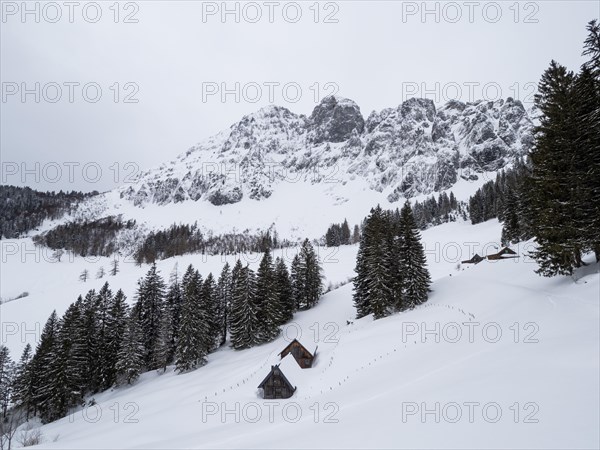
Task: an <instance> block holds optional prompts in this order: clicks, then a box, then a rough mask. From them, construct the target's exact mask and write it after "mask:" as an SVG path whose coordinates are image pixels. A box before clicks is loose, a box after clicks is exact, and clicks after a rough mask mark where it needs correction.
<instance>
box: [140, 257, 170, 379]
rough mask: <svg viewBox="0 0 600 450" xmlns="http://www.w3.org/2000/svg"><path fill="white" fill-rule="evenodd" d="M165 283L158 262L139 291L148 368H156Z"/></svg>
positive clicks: (145, 358)
mask: <svg viewBox="0 0 600 450" xmlns="http://www.w3.org/2000/svg"><path fill="white" fill-rule="evenodd" d="M164 297H165V283H164V281H163V279H162V277H161V276H160V274H159V273H158V270H157V268H156V264H155V263H154V264H152V266H151V267H150V270H148V273H147V274H146V276H145V278H144V279H143V280H142V281H141V282H140V284H139V288H138V292H137V304H138V305H139V307H138V310H139V314H140V324H141V327H142V335H143V337H144V349H145V356H144V362H145V364H146V367H147V368H148V369H150V370H151V369H155V368H156V366H155V362H156V359H155V357H154V353H155V352H156V350H157V345H158V335H159V332H160V324H161V319H162V315H163V312H164Z"/></svg>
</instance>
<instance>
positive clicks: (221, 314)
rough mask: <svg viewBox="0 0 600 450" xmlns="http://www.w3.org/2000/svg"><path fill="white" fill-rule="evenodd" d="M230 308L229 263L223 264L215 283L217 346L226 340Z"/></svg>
mask: <svg viewBox="0 0 600 450" xmlns="http://www.w3.org/2000/svg"><path fill="white" fill-rule="evenodd" d="M230 308H231V269H230V267H229V263H225V265H224V266H223V269H222V270H221V275H220V276H219V281H218V282H217V308H216V309H217V321H218V323H219V326H220V331H219V335H220V341H219V345H223V344H225V341H226V340H227V329H228V326H227V323H228V322H229V309H230Z"/></svg>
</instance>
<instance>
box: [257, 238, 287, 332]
mask: <svg viewBox="0 0 600 450" xmlns="http://www.w3.org/2000/svg"><path fill="white" fill-rule="evenodd" d="M254 310H255V311H256V329H255V334H256V336H255V337H256V340H257V342H269V341H272V340H273V339H275V337H277V335H278V334H279V324H280V323H281V320H282V315H281V307H280V305H279V297H278V295H277V288H276V285H275V273H274V270H273V259H272V257H271V251H270V250H269V249H267V250H265V252H264V254H263V257H262V260H261V262H260V265H259V267H258V272H257V274H256V294H255V295H254Z"/></svg>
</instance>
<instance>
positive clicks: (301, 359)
mask: <svg viewBox="0 0 600 450" xmlns="http://www.w3.org/2000/svg"><path fill="white" fill-rule="evenodd" d="M290 353H291V355H292V356H293V357H294V359H295V360H296V362H297V363H298V365H299V366H300V367H302V368H303V369H308V368H310V367H312V365H313V362H314V360H315V358H316V356H317V349H316V348H315V352H314V353H311V352H309V351H308V350H307V349H306V347H304V345H302V344H301V343H300V342H298V340H296V339H294V340H293V341H292V342H290V343H289V344H288V345H287V347H285V348H284V349H283V350H282V351H281V353H280V354H279V356H281V359H283V358H285V357H286V356H287V355H288V354H290Z"/></svg>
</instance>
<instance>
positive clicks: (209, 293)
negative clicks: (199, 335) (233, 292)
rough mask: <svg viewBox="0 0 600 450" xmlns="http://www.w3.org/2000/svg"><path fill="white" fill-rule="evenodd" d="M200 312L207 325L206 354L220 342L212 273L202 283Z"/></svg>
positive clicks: (215, 285) (215, 289)
mask: <svg viewBox="0 0 600 450" xmlns="http://www.w3.org/2000/svg"><path fill="white" fill-rule="evenodd" d="M201 298H202V311H203V312H204V316H205V317H204V320H205V321H206V323H207V327H208V328H207V330H208V331H207V334H206V336H205V338H204V341H205V346H206V349H207V351H208V352H211V351H213V350H215V349H216V348H217V347H218V346H219V344H220V342H221V323H220V320H219V310H218V300H217V284H216V282H215V279H214V277H213V274H212V273H209V274H208V275H207V276H206V279H205V280H204V283H202V290H201Z"/></svg>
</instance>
